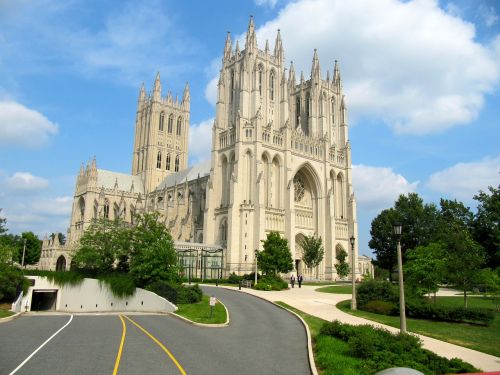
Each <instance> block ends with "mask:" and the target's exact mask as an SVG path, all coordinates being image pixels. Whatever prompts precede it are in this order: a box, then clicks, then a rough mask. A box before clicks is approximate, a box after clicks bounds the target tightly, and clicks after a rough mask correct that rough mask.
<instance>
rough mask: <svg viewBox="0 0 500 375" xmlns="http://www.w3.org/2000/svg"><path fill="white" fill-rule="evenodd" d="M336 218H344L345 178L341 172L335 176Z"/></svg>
mask: <svg viewBox="0 0 500 375" xmlns="http://www.w3.org/2000/svg"><path fill="white" fill-rule="evenodd" d="M335 191H336V205H335V206H336V210H335V213H336V217H337V218H340V219H344V218H345V209H346V207H345V178H344V175H343V173H342V172H339V173H338V174H337V178H336V183H335Z"/></svg>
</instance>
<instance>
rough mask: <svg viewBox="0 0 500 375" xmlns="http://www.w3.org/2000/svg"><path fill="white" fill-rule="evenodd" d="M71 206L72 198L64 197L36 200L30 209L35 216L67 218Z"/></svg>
mask: <svg viewBox="0 0 500 375" xmlns="http://www.w3.org/2000/svg"><path fill="white" fill-rule="evenodd" d="M72 205H73V197H71V196H64V197H56V198H45V199H40V200H36V201H35V202H33V204H32V206H31V207H32V210H33V212H35V213H36V214H41V215H47V216H64V217H66V218H69V216H70V214H71V208H72Z"/></svg>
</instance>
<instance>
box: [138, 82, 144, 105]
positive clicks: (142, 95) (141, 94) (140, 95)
mask: <svg viewBox="0 0 500 375" xmlns="http://www.w3.org/2000/svg"><path fill="white" fill-rule="evenodd" d="M145 99H146V88H145V87H144V82H143V83H142V85H141V90H140V91H139V102H143V101H144V100H145Z"/></svg>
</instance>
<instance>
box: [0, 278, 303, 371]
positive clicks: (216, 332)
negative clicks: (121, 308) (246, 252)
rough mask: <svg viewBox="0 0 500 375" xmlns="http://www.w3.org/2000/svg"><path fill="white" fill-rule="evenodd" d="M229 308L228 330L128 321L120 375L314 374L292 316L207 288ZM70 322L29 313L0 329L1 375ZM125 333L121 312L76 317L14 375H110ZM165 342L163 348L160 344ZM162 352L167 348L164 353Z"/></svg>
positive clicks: (164, 318)
mask: <svg viewBox="0 0 500 375" xmlns="http://www.w3.org/2000/svg"><path fill="white" fill-rule="evenodd" d="M204 290H205V293H207V294H210V295H215V296H216V297H217V298H218V299H220V300H221V301H222V302H223V303H224V304H225V305H226V307H227V308H228V310H229V313H230V318H231V323H230V326H229V327H223V328H205V327H199V326H195V325H191V324H189V323H186V322H184V321H182V320H180V319H178V318H176V317H173V316H169V315H133V314H127V317H129V318H131V319H132V320H133V321H134V322H136V323H137V324H138V325H139V326H140V327H142V328H143V330H145V331H147V332H148V333H149V334H150V335H152V336H153V337H154V338H155V339H156V340H157V342H158V343H157V342H154V341H153V340H152V339H151V338H150V337H149V336H148V335H147V334H146V333H145V332H144V331H143V330H141V329H140V328H138V327H137V326H136V325H134V324H133V323H132V321H131V320H128V319H126V318H125V319H124V322H125V324H126V334H125V339H124V344H123V351H122V353H121V360H120V361H119V362H118V364H119V367H118V369H117V374H148V375H149V374H165V373H167V374H181V373H182V372H181V370H180V369H179V367H178V366H177V365H176V364H175V363H174V361H173V360H172V358H171V357H170V356H169V355H168V353H167V351H168V352H169V353H170V354H171V356H172V357H173V358H175V360H176V361H177V362H178V364H179V366H180V368H182V369H183V370H184V371H185V373H187V374H221V375H223V374H252V375H255V374H286V375H294V374H301V375H303V374H309V373H310V371H309V365H308V356H307V341H306V333H305V330H304V327H303V326H302V324H301V323H300V322H299V320H298V319H297V318H296V317H295V316H293V315H291V314H289V313H288V312H286V311H284V310H282V309H280V308H278V307H276V306H274V305H272V304H270V303H268V302H266V301H262V300H260V299H258V298H256V297H253V296H250V295H247V294H243V293H239V292H238V291H232V290H226V289H218V288H210V287H207V288H204ZM70 319H71V317H70V315H57V316H47V315H28V316H22V317H20V318H18V319H15V320H13V321H11V322H8V323H3V324H0V374H11V373H12V371H14V370H15V369H16V368H17V367H18V366H19V365H20V364H21V363H22V362H23V361H24V360H25V359H26V358H27V357H28V356H29V355H31V354H32V353H33V351H35V350H36V349H37V348H39V346H40V345H41V344H42V343H43V342H45V341H46V340H47V339H48V338H49V337H50V336H52V335H53V334H54V333H55V332H56V331H58V330H59V329H60V328H61V327H63V326H64V325H66V324H67V323H68V322H69V320H70ZM122 334H123V324H122V320H121V319H120V317H119V316H117V315H75V316H73V319H72V320H71V322H70V323H69V324H67V326H66V327H65V328H64V329H62V330H61V331H60V332H59V333H58V334H57V335H56V336H54V337H53V338H52V339H51V340H50V341H49V342H48V343H46V345H45V346H44V347H43V348H41V349H40V350H39V351H38V352H37V353H36V354H34V355H33V356H32V358H31V359H29V360H28V361H27V362H26V363H25V364H24V365H23V366H22V367H20V368H19V369H18V371H17V372H15V374H16V375H17V374H36V375H46V374H47V375H48V374H113V373H114V369H115V366H116V364H117V355H118V352H119V347H120V342H121V339H122ZM159 343H160V344H161V345H163V348H162V347H161V345H160V344H159ZM164 349H165V350H164Z"/></svg>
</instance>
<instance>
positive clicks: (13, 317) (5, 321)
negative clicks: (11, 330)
mask: <svg viewBox="0 0 500 375" xmlns="http://www.w3.org/2000/svg"><path fill="white" fill-rule="evenodd" d="M21 314H22V312H18V313H15V314H14V315H11V316H7V317H5V318H0V324H2V323H7V322H10V321H11V320H14V319H17V318H19V316H21Z"/></svg>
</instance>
